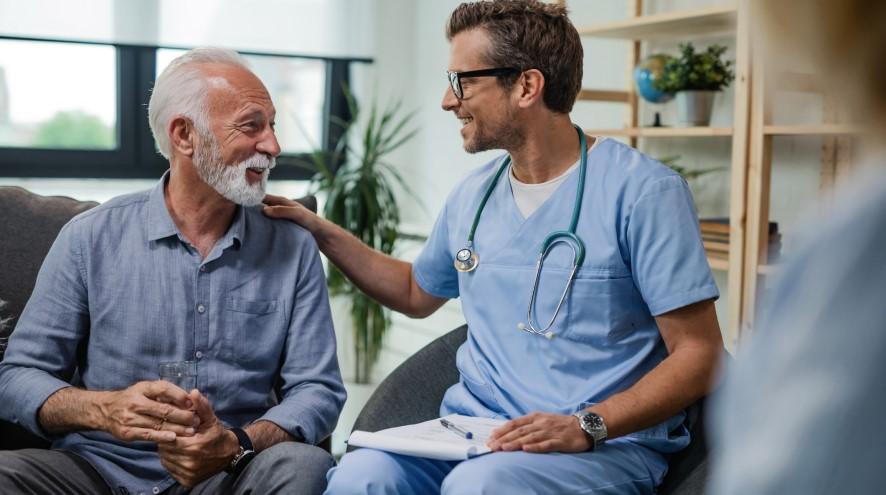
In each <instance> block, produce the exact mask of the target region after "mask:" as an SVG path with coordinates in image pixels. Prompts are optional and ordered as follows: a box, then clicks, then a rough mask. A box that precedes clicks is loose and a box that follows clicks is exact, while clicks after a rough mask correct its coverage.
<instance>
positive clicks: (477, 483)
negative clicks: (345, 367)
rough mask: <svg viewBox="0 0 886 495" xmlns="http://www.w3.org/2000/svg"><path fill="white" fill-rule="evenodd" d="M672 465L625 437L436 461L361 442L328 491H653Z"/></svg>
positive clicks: (621, 494) (338, 494) (420, 494)
mask: <svg viewBox="0 0 886 495" xmlns="http://www.w3.org/2000/svg"><path fill="white" fill-rule="evenodd" d="M666 472H667V461H666V460H665V458H664V456H663V455H662V454H660V453H658V452H655V451H653V450H651V449H648V448H646V447H643V446H641V445H637V444H634V443H631V442H629V441H624V440H613V441H611V442H608V443H606V444H604V445H602V446H600V448H598V449H597V450H596V451H595V452H582V453H577V454H562V453H550V454H534V453H529V452H522V451H516V452H495V453H492V454H486V455H482V456H479V457H475V458H473V459H469V460H467V461H437V460H432V459H424V458H421V457H411V456H403V455H398V454H390V453H387V452H382V451H380V450H375V449H365V448H364V449H359V450H355V451H353V452H351V453H349V454H346V455H345V456H344V457H343V458H342V460H341V462H340V464H339V465H338V467H335V468H333V469H332V470H330V471H329V473H328V474H327V475H326V477H327V480H328V486H327V489H326V493H327V494H330V495H342V494H370V495H375V494H400V495H407V494H415V495H426V494H432V493H442V494H457V495H462V494H493V493H494V494H500V493H507V494H512V493H569V494H590V493H593V494H613V495H615V494H617V495H625V494H651V493H653V492H654V491H655V487H656V486H657V485H658V484H659V483H661V480H662V479H663V478H664V475H665V473H666Z"/></svg>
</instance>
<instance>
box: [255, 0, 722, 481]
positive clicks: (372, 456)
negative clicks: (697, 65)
mask: <svg viewBox="0 0 886 495" xmlns="http://www.w3.org/2000/svg"><path fill="white" fill-rule="evenodd" d="M446 34H447V38H448V39H449V40H450V43H451V53H450V60H449V71H448V83H449V85H448V87H447V89H446V92H445V95H444V98H443V104H442V106H443V109H444V110H446V111H451V112H452V113H453V114H454V116H455V117H456V118H457V119H459V120H460V121H461V123H462V128H461V136H462V138H463V140H464V148H465V150H466V151H468V152H470V153H474V152H478V151H484V150H490V149H503V150H505V151H506V153H505V154H504V155H502V156H501V157H499V158H496V159H495V160H493V161H492V162H490V163H488V164H487V165H485V166H483V167H481V168H479V169H477V170H475V171H474V172H472V173H470V174H469V175H468V176H467V177H466V178H465V179H464V180H463V181H462V182H461V184H460V185H459V186H458V187H457V188H456V189H455V190H454V191H453V192H452V193H451V194H450V196H449V198H448V199H447V201H446V204H445V206H444V209H443V211H442V212H441V213H440V215H439V217H438V218H437V221H436V224H435V226H434V228H433V231H432V233H431V235H430V238H429V239H428V243H427V245H426V246H425V248H424V250H423V252H422V253H421V255H420V256H419V257H418V259H417V260H416V261H415V263H414V264H410V263H406V262H403V261H399V260H396V259H393V258H390V257H387V256H384V255H382V254H380V253H378V252H375V251H373V250H371V249H369V248H368V247H366V246H365V245H363V244H361V243H360V241H358V240H357V239H356V238H354V237H352V236H350V235H349V234H348V233H346V232H345V231H344V230H342V229H341V228H339V227H337V226H335V225H333V224H332V223H330V222H328V221H326V220H323V219H321V218H319V217H317V216H315V215H313V214H311V213H310V212H308V211H307V210H305V209H304V208H301V207H299V206H297V205H295V204H293V203H291V202H288V201H286V200H284V199H282V198H277V197H269V198H266V201H267V202H268V203H269V205H270V206H268V207H267V208H266V209H265V213H266V214H267V215H270V216H273V217H278V218H288V219H291V220H293V221H295V222H297V223H299V224H301V225H303V226H304V227H305V228H307V229H308V230H310V231H311V232H312V233H313V235H314V236H315V238H316V239H317V242H318V244H319V246H320V249H321V250H322V251H323V252H324V253H325V254H326V255H327V256H328V257H329V259H330V260H331V261H332V262H333V263H335V264H336V266H338V267H339V268H341V269H342V271H343V272H344V273H345V274H347V276H348V277H350V278H351V279H352V280H353V281H354V283H355V284H356V285H357V286H358V287H360V288H361V289H362V290H363V291H365V292H366V293H367V294H369V295H371V296H372V297H374V298H375V299H377V300H378V301H380V302H381V303H383V304H385V305H387V306H389V307H391V308H392V309H394V310H396V311H400V312H402V313H405V314H407V315H410V316H413V317H426V316H428V315H430V314H431V313H433V312H434V311H436V310H437V309H438V308H440V306H442V305H443V304H444V303H445V302H446V301H447V300H448V299H451V298H457V297H460V298H461V302H462V307H463V309H464V315H465V319H466V321H467V323H468V337H467V341H466V342H465V343H464V344H463V345H462V346H461V348H460V349H459V351H458V358H457V362H458V369H459V372H460V375H461V379H460V381H459V383H457V384H456V385H453V386H452V387H451V388H450V389H449V390H448V391H447V393H446V395H445V397H444V399H443V403H442V405H441V407H440V413H441V415H443V414H449V413H460V414H466V415H474V416H484V417H495V418H506V419H509V420H510V421H509V422H508V423H506V425H505V426H504V427H502V428H501V429H499V430H497V431H496V432H495V433H494V435H493V437H492V439H491V440H490V443H489V445H490V446H491V447H492V448H493V450H494V452H493V453H492V454H489V455H485V456H481V457H477V458H474V459H471V460H468V461H464V462H461V463H455V462H443V461H434V460H428V459H420V458H415V457H407V456H399V455H394V454H388V453H385V452H381V451H376V450H372V449H360V450H357V451H354V452H352V453H349V454H347V455H345V456H344V458H343V459H342V462H341V464H340V466H339V467H338V468H335V469H333V470H332V471H330V474H329V475H328V476H329V487H328V493H400V494H404V493H416V494H424V493H439V492H443V493H459V494H462V493H524V492H544V493H619V494H624V493H652V492H653V491H654V489H655V487H656V485H658V484H659V483H660V482H661V481H662V478H663V477H664V475H665V473H666V471H667V460H666V456H667V454H670V453H673V452H676V451H678V450H680V449H682V448H684V447H685V446H686V445H687V444H688V443H689V435H688V432H687V430H686V428H685V427H684V426H683V421H684V417H685V415H684V413H683V409H684V408H685V407H687V406H688V405H690V404H691V403H692V402H694V401H695V400H697V399H698V398H700V397H702V396H703V395H705V394H706V393H707V391H708V390H709V385H710V383H711V376H712V371H713V369H714V368H715V365H716V360H717V357H718V355H719V353H720V352H721V350H722V341H721V338H720V331H719V328H718V325H717V319H716V315H715V312H714V305H713V301H714V300H715V299H716V298H717V297H718V296H719V293H718V291H717V287H716V285H715V284H714V281H713V279H712V276H711V272H710V269H709V267H708V264H707V261H706V258H705V253H704V250H703V247H702V243H701V239H700V235H699V230H698V225H697V220H696V214H695V209H694V207H693V202H692V198H691V196H690V193H689V190H688V188H687V186H686V183H685V181H684V180H683V179H682V178H681V177H679V176H678V175H677V174H675V173H674V172H672V171H671V170H669V169H668V168H666V167H664V166H663V165H661V164H660V163H658V162H656V161H655V160H652V159H650V158H648V157H646V156H644V155H643V154H641V153H639V152H638V151H636V150H634V149H632V148H630V147H628V146H625V145H623V144H621V143H619V142H617V141H614V140H609V139H602V138H594V137H586V136H585V135H584V133H583V132H581V131H580V130H577V128H576V127H574V126H573V123H572V121H571V120H570V117H569V111H570V110H571V109H572V105H573V103H574V101H575V98H576V95H577V94H578V91H579V89H580V86H581V79H582V47H581V42H580V40H579V35H578V32H577V31H576V29H575V27H574V26H573V25H572V24H571V22H570V21H569V19H568V18H567V16H566V11H565V9H564V8H563V7H562V6H559V5H556V4H546V3H542V2H538V1H534V0H514V1H483V2H474V3H465V4H462V5H460V6H459V7H458V8H456V10H455V11H454V12H453V13H452V15H451V16H450V19H449V22H448V26H447V32H446ZM552 232H554V234H553V235H552ZM544 249H546V251H543V250H544ZM542 252H545V253H546V255H545V256H544V258H543V264H542V265H541V266H539V262H538V260H539V255H540V254H541V253H542ZM539 268H540V269H541V275H540V276H538V275H537V273H538V269H539ZM537 277H538V278H537ZM564 287H565V288H566V289H567V290H566V292H565V295H564Z"/></svg>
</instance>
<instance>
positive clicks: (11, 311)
mask: <svg viewBox="0 0 886 495" xmlns="http://www.w3.org/2000/svg"><path fill="white" fill-rule="evenodd" d="M97 204H98V203H95V202H92V201H77V200H75V199H71V198H66V197H62V196H40V195H37V194H34V193H32V192H30V191H28V190H26V189H23V188H21V187H17V186H0V212H3V213H2V215H3V222H0V299H2V300H4V301H6V302H7V305H6V307H5V308H4V315H5V316H11V317H12V318H13V319H12V321H11V322H10V326H9V330H7V332H10V331H11V329H12V328H14V327H15V323H16V321H17V319H18V316H19V315H20V314H21V312H22V310H23V309H24V308H25V303H27V302H28V298H29V297H31V291H33V290H34V284H35V283H36V280H37V272H38V271H39V270H40V266H41V265H42V264H43V258H45V257H46V253H48V252H49V248H50V247H51V246H52V243H53V241H55V238H56V236H57V235H58V232H59V230H61V228H62V226H64V225H65V224H66V223H67V222H68V220H70V219H71V218H73V217H74V216H75V215H77V214H79V213H82V212H84V211H86V210H88V209H90V208H92V207H94V206H95V205H97ZM2 337H6V335H2Z"/></svg>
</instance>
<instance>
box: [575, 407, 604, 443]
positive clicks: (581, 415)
mask: <svg viewBox="0 0 886 495" xmlns="http://www.w3.org/2000/svg"><path fill="white" fill-rule="evenodd" d="M573 416H575V417H576V418H578V425H579V426H581V429H582V431H584V432H585V435H586V436H587V437H588V443H589V444H590V447H589V448H588V450H594V449H596V448H597V447H599V446H600V445H602V444H603V442H605V441H606V437H607V436H608V432H607V431H606V423H604V422H603V418H602V417H601V416H600V415H599V414H597V413H592V412H588V411H579V412H577V413H575V414H573Z"/></svg>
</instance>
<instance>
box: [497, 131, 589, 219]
mask: <svg viewBox="0 0 886 495" xmlns="http://www.w3.org/2000/svg"><path fill="white" fill-rule="evenodd" d="M599 142H600V138H596V139H594V143H593V144H592V145H591V147H590V149H588V153H590V152H591V151H592V150H593V149H594V147H595V146H597V143H599ZM579 163H581V158H579V159H578V161H577V162H575V163H573V164H572V166H571V167H569V168H568V169H566V171H565V172H563V173H562V174H560V175H559V176H557V177H554V178H553V179H551V180H549V181H547V182H542V183H541V184H526V183H525V182H520V181H519V180H518V179H517V178H516V177H514V167H513V166H509V167H508V169H509V170H508V179H510V181H511V191H513V193H514V201H515V202H516V203H517V209H519V210H520V214H522V215H523V218H529V216H530V215H532V214H533V213H534V212H535V210H537V209H538V207H539V206H541V205H542V204H543V203H544V202H545V201H547V200H548V198H550V197H551V195H552V194H554V191H555V190H556V189H557V188H558V187H560V184H562V183H563V181H565V180H566V178H567V177H569V174H570V173H572V171H573V170H575V169H576V168H578V164H579Z"/></svg>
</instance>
